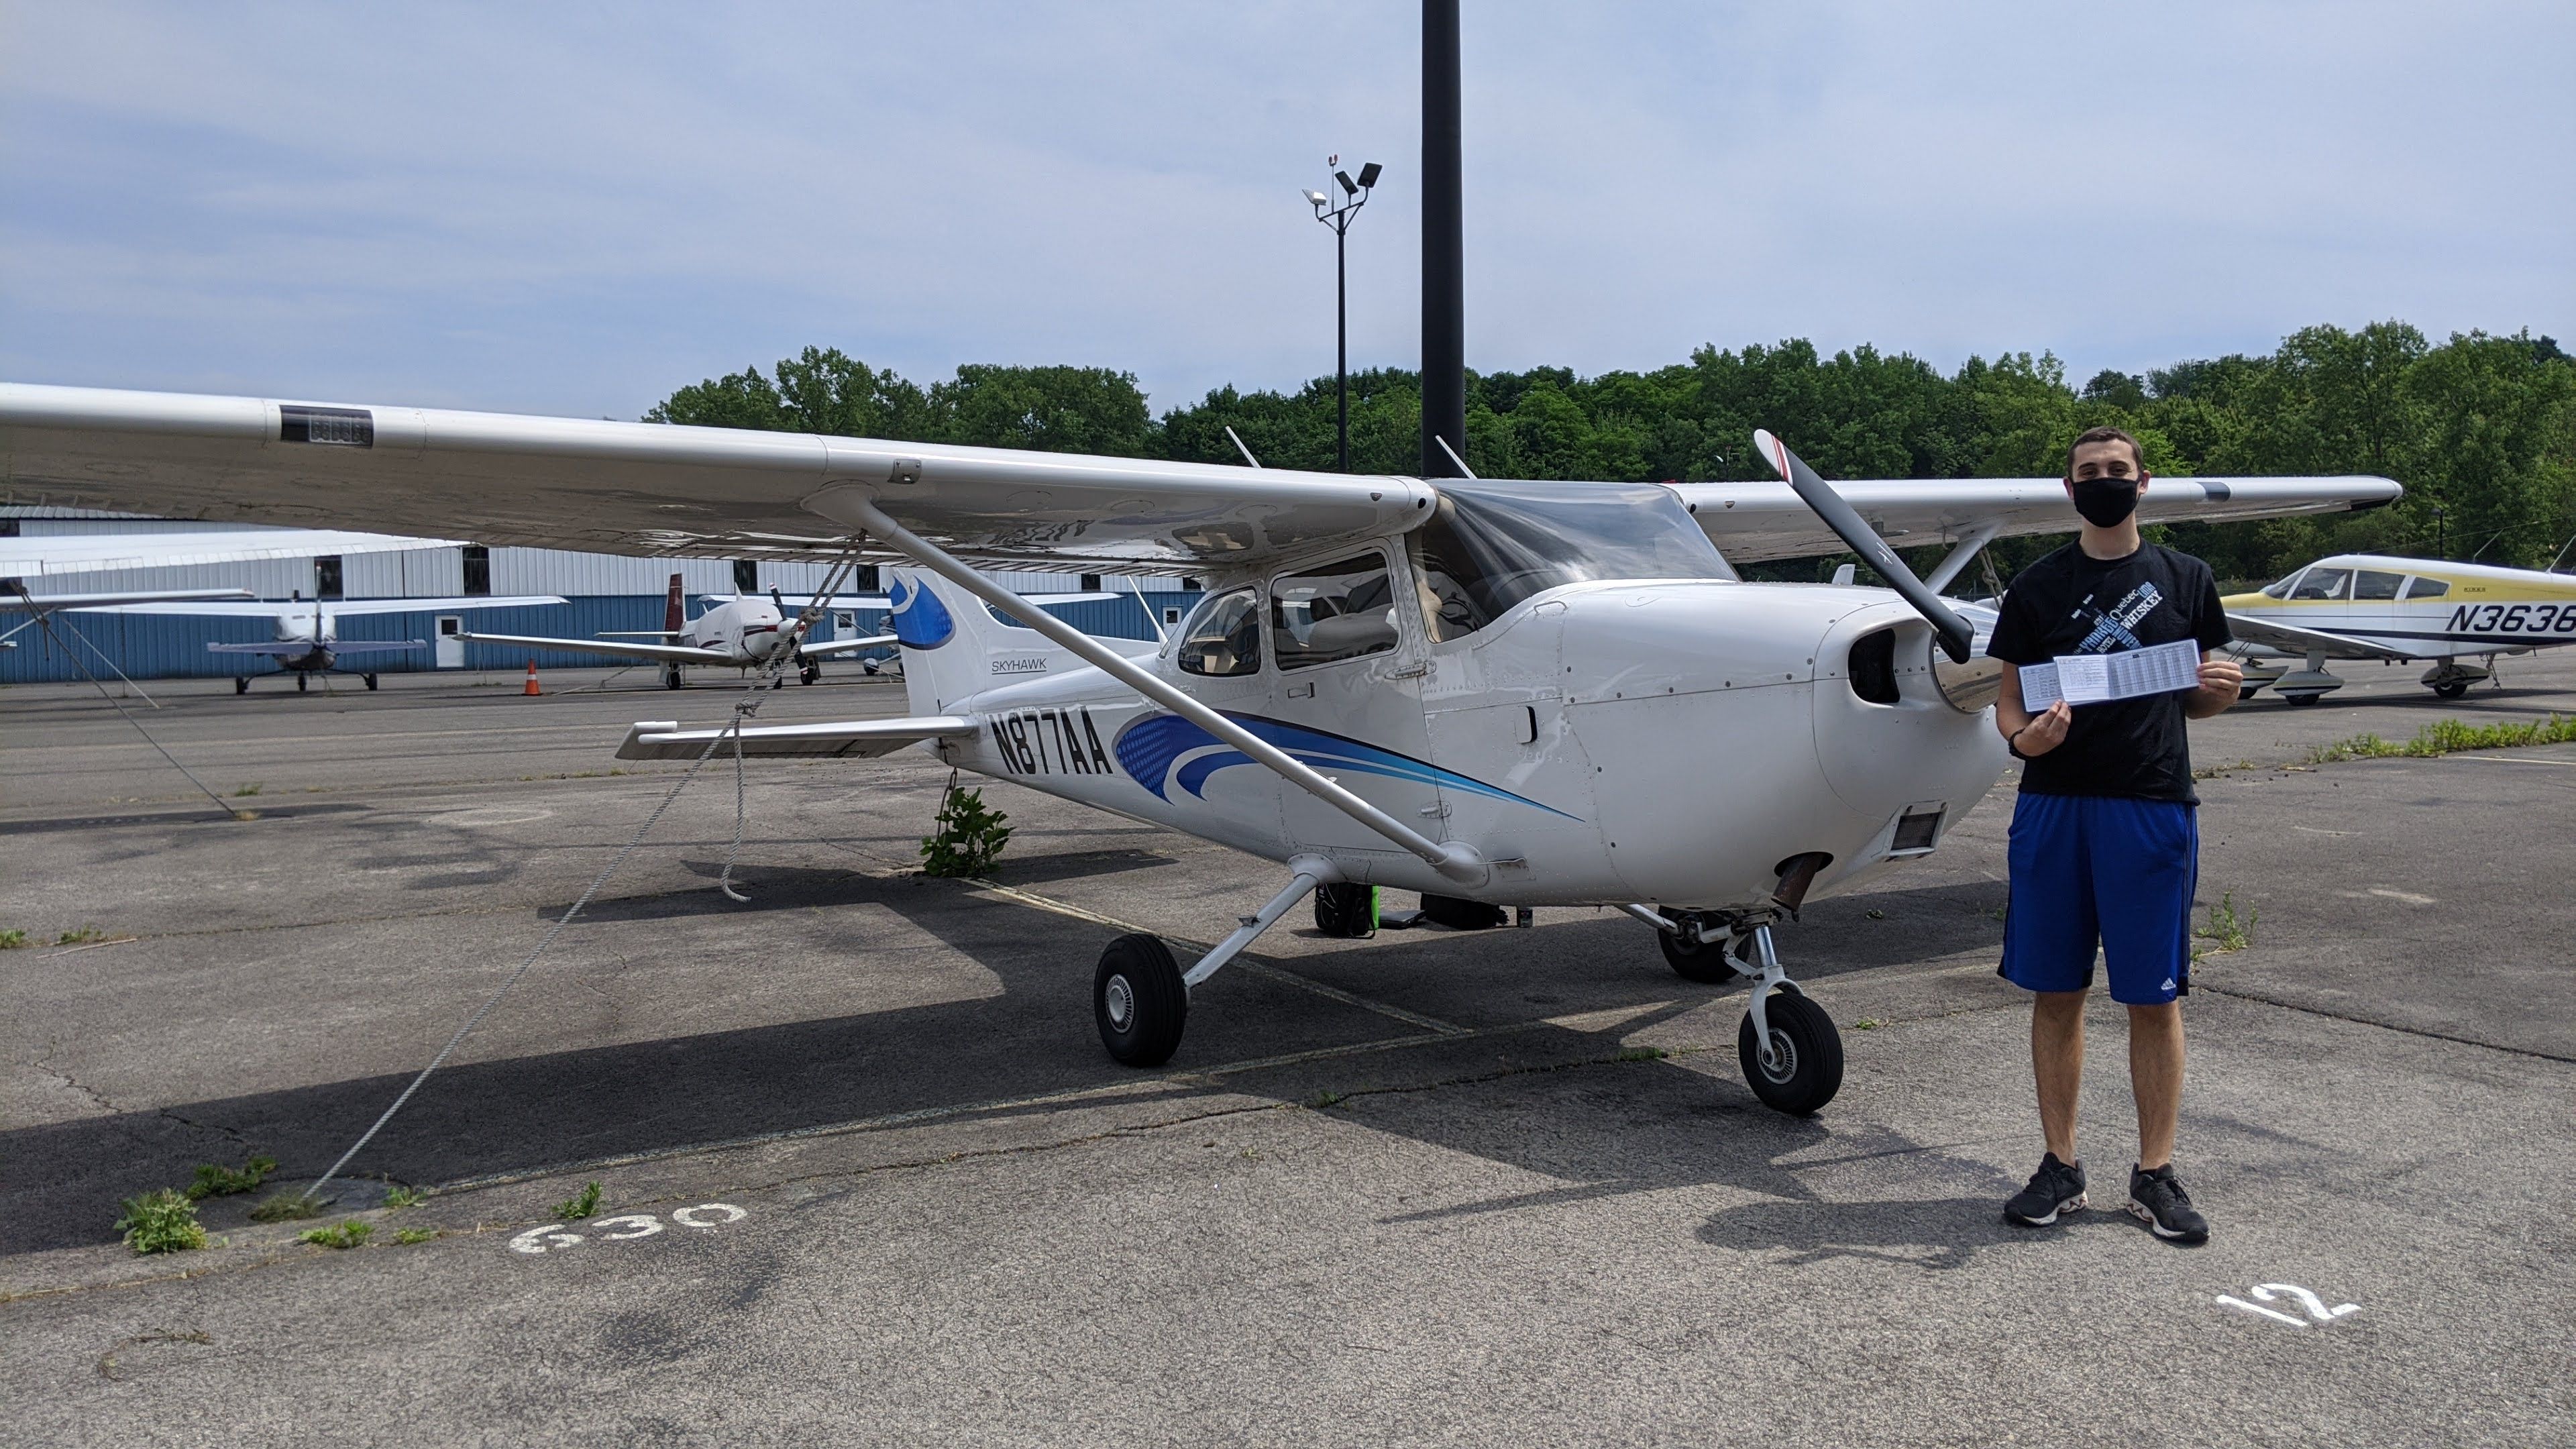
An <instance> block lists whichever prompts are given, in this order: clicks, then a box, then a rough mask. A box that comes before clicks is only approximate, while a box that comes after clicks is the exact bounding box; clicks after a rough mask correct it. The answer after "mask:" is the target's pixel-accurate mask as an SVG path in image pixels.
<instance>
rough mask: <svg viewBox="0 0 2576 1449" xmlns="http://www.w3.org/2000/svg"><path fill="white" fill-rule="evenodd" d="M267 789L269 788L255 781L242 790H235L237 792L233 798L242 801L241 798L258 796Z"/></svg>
mask: <svg viewBox="0 0 2576 1449" xmlns="http://www.w3.org/2000/svg"><path fill="white" fill-rule="evenodd" d="M267 788H268V787H267V786H265V785H263V784H261V783H260V782H259V781H257V780H253V781H251V782H250V783H249V784H247V785H244V786H242V787H241V788H240V789H238V790H235V791H234V792H233V796H234V798H235V799H241V798H243V797H246V796H251V795H256V794H258V793H259V792H260V791H262V790H264V789H267Z"/></svg>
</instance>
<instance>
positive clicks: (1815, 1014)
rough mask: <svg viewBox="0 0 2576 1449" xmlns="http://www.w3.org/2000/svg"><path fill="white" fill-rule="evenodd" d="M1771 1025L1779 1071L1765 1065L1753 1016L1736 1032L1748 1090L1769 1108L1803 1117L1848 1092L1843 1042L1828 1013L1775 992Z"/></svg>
mask: <svg viewBox="0 0 2576 1449" xmlns="http://www.w3.org/2000/svg"><path fill="white" fill-rule="evenodd" d="M1763 1014H1764V1015H1765V1016H1766V1017H1768V1018H1769V1019H1770V1024H1771V1046H1772V1050H1773V1051H1774V1052H1775V1053H1777V1054H1778V1057H1779V1061H1778V1065H1777V1066H1776V1067H1766V1066H1764V1065H1763V1064H1762V1053H1761V1050H1760V1048H1758V1047H1757V1046H1756V1045H1755V1044H1754V1040H1753V1014H1752V1013H1751V1012H1746V1013H1745V1014H1744V1024H1743V1025H1742V1026H1740V1027H1738V1028H1736V1032H1735V1054H1736V1056H1737V1057H1738V1058H1740V1059H1741V1060H1742V1061H1743V1064H1744V1081H1745V1084H1746V1085H1747V1086H1749V1087H1751V1088H1752V1089H1753V1095H1755V1096H1757V1097H1759V1098H1761V1099H1762V1103H1763V1105H1764V1106H1766V1107H1770V1108H1772V1109H1773V1110H1775V1111H1780V1112H1786V1113H1788V1114H1789V1115H1790V1116H1792V1117H1804V1116H1807V1115H1808V1114H1810V1113H1812V1112H1814V1111H1815V1110H1816V1109H1817V1108H1819V1107H1822V1106H1824V1105H1825V1104H1826V1103H1827V1102H1830V1101H1832V1100H1833V1099H1834V1094H1835V1093H1836V1092H1839V1091H1841V1090H1842V1088H1843V1038H1842V1033H1840V1032H1838V1031H1836V1030H1834V1020H1833V1018H1832V1017H1829V1016H1827V1015H1825V1009H1824V1008H1823V1007H1821V1006H1818V1005H1816V1004H1815V1003H1814V1002H1812V1001H1809V1000H1808V999H1807V998H1805V997H1804V996H1801V995H1799V994H1798V993H1796V992H1794V991H1774V992H1772V993H1771V999H1770V1000H1769V1001H1768V1002H1767V1003H1765V1004H1764V1008H1763Z"/></svg>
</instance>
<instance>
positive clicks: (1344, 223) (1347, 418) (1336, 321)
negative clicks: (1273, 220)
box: [1306, 156, 1385, 473]
mask: <svg viewBox="0 0 2576 1449" xmlns="http://www.w3.org/2000/svg"><path fill="white" fill-rule="evenodd" d="M1324 164H1325V165H1327V166H1330V167H1332V168H1334V169H1333V184H1334V185H1335V186H1338V187H1340V188H1341V191H1342V201H1341V204H1340V205H1339V206H1336V205H1334V204H1333V198H1332V197H1330V196H1328V195H1326V194H1325V193H1323V192H1321V191H1309V192H1307V193H1306V200H1307V201H1308V202H1310V203H1312V204H1313V206H1314V208H1315V220H1317V221H1320V222H1322V223H1324V224H1325V225H1326V226H1329V227H1331V228H1332V229H1333V408H1334V412H1335V415H1336V422H1335V434H1336V436H1337V438H1338V439H1339V452H1338V456H1339V457H1340V459H1341V470H1342V471H1343V472H1345V473H1347V472H1349V471H1351V380H1350V375H1351V320H1350V288H1349V284H1348V281H1347V277H1348V269H1347V266H1346V263H1345V258H1346V255H1347V252H1348V242H1347V239H1348V237H1349V236H1350V231H1351V221H1352V219H1353V218H1354V217H1357V216H1358V215H1359V214H1360V208H1361V207H1363V206H1366V205H1368V199H1369V192H1370V190H1371V189H1373V188H1374V187H1375V186H1376V185H1377V178H1378V176H1379V174H1380V173H1381V172H1383V171H1384V170H1385V168H1384V167H1382V166H1380V165H1378V164H1377V163H1376V162H1374V161H1371V162H1370V163H1368V164H1367V165H1365V166H1362V167H1361V168H1360V175H1359V179H1358V180H1357V181H1354V180H1352V179H1351V173H1349V172H1347V171H1344V170H1342V169H1341V164H1342V158H1341V157H1339V156H1328V157H1326V158H1324Z"/></svg>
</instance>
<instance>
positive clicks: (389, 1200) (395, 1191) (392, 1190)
mask: <svg viewBox="0 0 2576 1449" xmlns="http://www.w3.org/2000/svg"><path fill="white" fill-rule="evenodd" d="M427 1196H429V1194H428V1193H425V1192H423V1191H421V1190H420V1189H419V1188H416V1187H397V1186H395V1185H394V1184H392V1183H386V1184H385V1206H387V1207H389V1208H407V1207H413V1206H416V1205H417V1204H418V1203H419V1202H420V1200H421V1199H422V1198H425V1197H427Z"/></svg>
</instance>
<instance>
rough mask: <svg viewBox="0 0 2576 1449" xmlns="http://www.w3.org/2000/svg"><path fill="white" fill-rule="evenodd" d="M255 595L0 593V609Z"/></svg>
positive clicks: (99, 606) (136, 591) (154, 591)
mask: <svg viewBox="0 0 2576 1449" xmlns="http://www.w3.org/2000/svg"><path fill="white" fill-rule="evenodd" d="M257 597H258V595H256V594H254V593H252V592H251V591H250V590H248V589H133V590H129V591H127V592H124V593H117V594H46V595H44V596H43V597H41V598H39V597H36V596H34V595H30V594H21V593H16V592H0V609H17V610H21V611H25V612H33V611H35V610H38V609H86V610H90V611H92V612H95V611H97V610H100V609H104V608H108V607H110V606H111V605H117V604H167V603H175V602H178V601H180V600H183V599H221V600H224V601H226V602H228V603H229V602H231V601H233V600H236V599H253V598H257Z"/></svg>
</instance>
